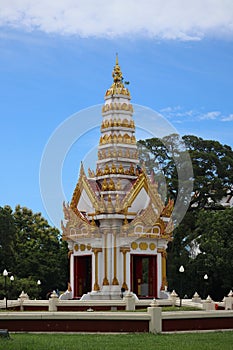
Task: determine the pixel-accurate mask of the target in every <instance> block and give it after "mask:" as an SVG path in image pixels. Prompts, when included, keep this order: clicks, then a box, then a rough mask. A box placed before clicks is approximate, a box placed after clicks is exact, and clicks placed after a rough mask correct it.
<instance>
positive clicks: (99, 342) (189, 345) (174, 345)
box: [0, 332, 233, 350]
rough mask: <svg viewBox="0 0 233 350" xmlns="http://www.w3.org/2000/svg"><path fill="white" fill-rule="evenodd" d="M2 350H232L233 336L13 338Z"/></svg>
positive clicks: (1, 341) (0, 344) (2, 341)
mask: <svg viewBox="0 0 233 350" xmlns="http://www.w3.org/2000/svg"><path fill="white" fill-rule="evenodd" d="M10 337H11V340H6V339H2V338H0V349H1V350H8V349H9V350H36V349H39V350H74V349H75V350H90V349H91V350H92V349H93V350H113V349H116V350H119V349H120V350H121V349H122V350H123V349H129V350H131V349H132V350H137V349H140V350H143V349H146V350H149V349H156V350H158V349H159V350H160V349H167V350H186V349H188V350H189V349H190V350H197V349H201V350H215V349H216V350H231V349H232V348H233V332H216V333H215V332H214V333H213V332H211V333H186V334H160V335H153V334H148V333H143V334H106V335H105V334H36V335H35V334H11V335H10Z"/></svg>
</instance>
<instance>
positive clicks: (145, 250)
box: [62, 58, 173, 299]
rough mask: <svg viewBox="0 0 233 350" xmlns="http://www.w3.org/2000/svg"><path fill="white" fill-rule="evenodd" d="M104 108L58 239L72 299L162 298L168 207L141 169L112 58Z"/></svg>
mask: <svg viewBox="0 0 233 350" xmlns="http://www.w3.org/2000/svg"><path fill="white" fill-rule="evenodd" d="M112 76H113V83H112V85H111V87H110V88H109V89H108V90H107V91H106V94H105V103H104V105H103V108H102V125H101V130H100V131H101V135H100V140H99V146H98V160H97V164H96V170H95V171H93V170H91V169H88V175H86V173H85V170H84V167H83V165H81V170H80V175H79V179H78V183H77V185H76V188H75V190H74V193H73V197H72V200H71V203H70V205H68V204H64V217H65V221H64V223H63V222H62V229H63V239H65V240H67V242H68V246H69V251H70V253H69V258H70V282H71V286H72V291H73V297H75V298H76V297H82V298H83V299H92V298H93V299H104V298H107V299H109V298H113V299H117V298H120V295H121V292H122V291H124V290H130V291H132V292H134V293H135V294H136V295H137V296H138V297H161V292H162V291H164V290H166V286H167V280H166V248H167V243H168V241H170V240H171V234H172V227H173V225H172V220H171V218H170V216H171V212H172V208H173V202H171V201H169V202H168V204H167V205H166V206H165V205H164V203H163V202H162V200H161V197H160V195H159V194H158V191H157V184H156V183H155V182H154V181H153V180H152V179H150V178H149V176H147V174H146V172H145V171H144V170H143V169H141V168H140V166H139V159H138V151H137V145H136V139H135V125H134V121H133V106H132V104H131V103H130V100H131V97H130V93H129V90H128V89H127V88H126V87H125V85H124V82H123V77H122V72H121V69H120V66H119V64H118V58H117V59H116V64H115V67H114V70H113V73H112Z"/></svg>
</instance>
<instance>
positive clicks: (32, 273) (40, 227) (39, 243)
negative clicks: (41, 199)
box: [0, 205, 68, 297]
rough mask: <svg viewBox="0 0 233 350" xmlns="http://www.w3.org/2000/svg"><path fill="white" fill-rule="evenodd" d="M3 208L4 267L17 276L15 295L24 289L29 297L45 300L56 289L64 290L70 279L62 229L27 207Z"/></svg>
mask: <svg viewBox="0 0 233 350" xmlns="http://www.w3.org/2000/svg"><path fill="white" fill-rule="evenodd" d="M0 209H1V210H0V220H1V219H2V223H3V225H2V226H1V228H2V229H1V230H0V242H1V246H2V248H1V250H0V252H1V254H2V256H3V259H1V267H2V271H3V269H5V268H6V269H7V270H8V271H10V272H11V273H12V274H13V275H14V276H15V281H14V283H12V288H13V290H14V292H15V294H16V293H19V292H20V291H21V290H22V289H24V290H25V292H28V294H29V296H30V297H36V296H38V293H39V292H40V293H41V296H43V297H45V296H46V294H47V293H48V292H49V291H52V290H53V289H59V290H64V289H65V288H66V286H67V279H68V259H67V244H66V243H65V242H64V241H62V240H61V235H60V232H59V230H58V229H56V228H54V227H51V226H50V225H49V224H48V222H47V220H45V219H44V218H43V217H42V215H41V214H40V213H33V212H32V211H31V210H30V209H28V208H25V207H20V206H19V205H18V206H16V208H15V211H12V210H11V209H10V207H4V208H0ZM1 214H2V217H1ZM38 280H40V281H41V286H40V287H39V286H37V281H38ZM30 292H31V294H32V295H30ZM14 296H16V295H14Z"/></svg>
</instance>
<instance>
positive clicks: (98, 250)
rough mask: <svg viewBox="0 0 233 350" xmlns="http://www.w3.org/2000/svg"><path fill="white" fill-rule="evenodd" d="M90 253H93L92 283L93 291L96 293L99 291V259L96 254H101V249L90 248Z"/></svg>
mask: <svg viewBox="0 0 233 350" xmlns="http://www.w3.org/2000/svg"><path fill="white" fill-rule="evenodd" d="M92 251H93V253H94V256H95V283H94V291H98V290H100V286H99V279H98V277H99V260H98V259H99V257H98V253H100V252H102V248H92Z"/></svg>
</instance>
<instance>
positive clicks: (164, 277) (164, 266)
mask: <svg viewBox="0 0 233 350" xmlns="http://www.w3.org/2000/svg"><path fill="white" fill-rule="evenodd" d="M158 253H160V254H161V260H162V262H161V264H162V283H161V290H165V289H166V287H167V252H166V250H165V249H164V248H159V249H158Z"/></svg>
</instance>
